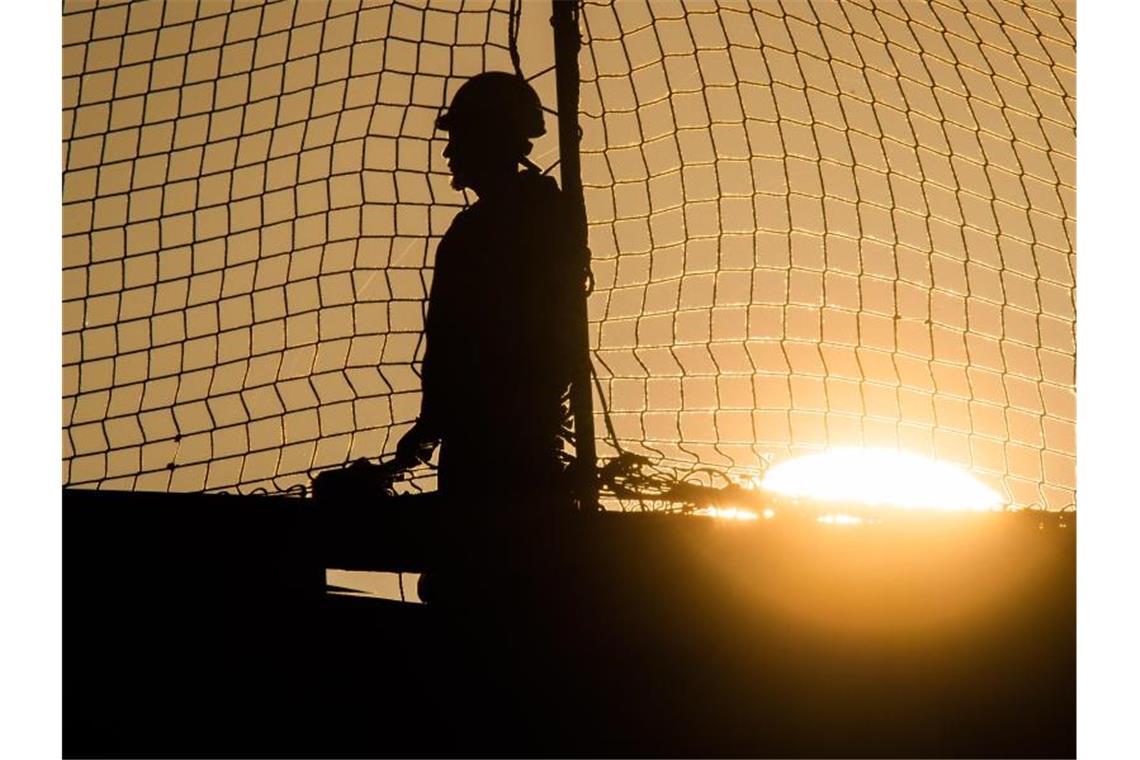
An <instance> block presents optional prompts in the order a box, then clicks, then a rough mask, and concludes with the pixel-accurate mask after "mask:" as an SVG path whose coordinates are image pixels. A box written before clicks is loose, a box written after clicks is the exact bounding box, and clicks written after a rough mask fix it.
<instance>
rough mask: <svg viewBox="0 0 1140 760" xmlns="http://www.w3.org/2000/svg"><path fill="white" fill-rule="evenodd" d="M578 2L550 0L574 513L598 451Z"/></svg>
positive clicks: (587, 506)
mask: <svg viewBox="0 0 1140 760" xmlns="http://www.w3.org/2000/svg"><path fill="white" fill-rule="evenodd" d="M580 8H581V6H580V4H579V0H551V17H550V24H551V26H553V27H554V70H555V81H556V83H557V88H558V149H559V155H560V162H559V166H560V167H561V174H562V192H563V194H564V195H565V197H566V199H567V201H568V202H569V204H570V207H571V209H572V213H573V216H574V225H573V227H574V232H575V235H576V238H577V239H576V240H575V241H574V246H575V248H576V249H577V250H578V251H579V252H580V255H581V260H582V280H583V290H582V297H581V298H580V299H578V301H576V303H575V306H576V307H577V308H576V310H575V311H576V313H575V314H574V315H573V329H574V331H575V333H576V334H577V335H576V338H575V344H576V345H577V360H576V361H575V364H574V375H573V377H572V378H571V381H570V411H571V412H572V413H573V415H574V435H575V452H574V454H575V459H576V460H577V465H576V471H575V474H576V479H577V482H576V483H575V486H576V491H577V494H576V495H577V497H578V508H579V509H581V510H583V511H593V510H596V509H598V508H599V507H598V482H597V449H596V447H595V441H594V411H593V391H592V390H591V386H590V332H589V312H588V309H587V304H586V297H587V294H586V291H585V282H586V277H587V275H588V272H589V268H590V249H589V248H588V247H587V227H586V200H585V197H584V196H583V194H582V162H581V159H580V156H579V152H578V151H579V145H578V143H579V140H580V138H581V132H580V130H579V128H578V88H579V78H578V76H579V75H578V51H579V49H581V47H582V38H581V36H580V34H579V31H578V16H579V12H580Z"/></svg>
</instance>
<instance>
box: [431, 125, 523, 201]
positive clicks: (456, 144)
mask: <svg viewBox="0 0 1140 760" xmlns="http://www.w3.org/2000/svg"><path fill="white" fill-rule="evenodd" d="M443 157H444V158H446V159H447V168H448V169H449V170H451V186H452V187H453V188H455V189H456V190H463V189H464V188H471V189H472V190H474V191H475V192H479V187H480V186H481V185H483V184H484V183H485V182H486V180H487V179H488V178H489V177H491V176H493V175H495V174H497V173H501V172H502V171H503V167H504V166H505V167H507V168H509V169H510V170H512V171H513V169H514V167H515V166H516V165H517V163H518V162H517V160H516V159H513V158H512V157H511V155H510V152H509V151H508V150H506V149H505V148H504V147H503V144H502V139H501V138H496V136H494V135H488V134H480V133H478V132H468V131H460V130H453V131H452V132H450V133H448V139H447V147H446V148H444V150H443Z"/></svg>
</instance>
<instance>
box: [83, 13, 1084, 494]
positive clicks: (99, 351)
mask: <svg viewBox="0 0 1140 760" xmlns="http://www.w3.org/2000/svg"><path fill="white" fill-rule="evenodd" d="M509 5H510V4H509V2H507V0H502V1H501V2H489V1H484V2H451V3H436V2H427V3H423V2H414V3H413V2H383V3H369V2H340V1H333V2H316V1H313V0H306V1H304V2H270V3H262V2H232V3H231V2H210V1H208V0H207V1H205V2H202V3H186V2H169V3H163V2H157V1H156V0H148V1H144V2H134V3H130V4H123V3H111V2H77V1H70V2H66V3H65V4H64V11H63V35H64V48H63V68H64V79H63V120H64V124H63V127H64V128H63V137H64V141H63V185H64V209H63V216H64V241H63V289H64V303H63V312H64V334H63V344H64V345H63V354H64V366H63V373H64V399H63V402H64V409H63V433H64V443H63V446H64V451H63V480H64V483H65V484H68V485H73V486H88V487H104V488H125V489H148V490H178V491H183V490H199V489H229V490H242V491H249V490H252V489H256V488H270V489H283V488H288V487H290V486H292V485H295V484H298V483H304V482H306V481H307V480H308V473H309V472H310V471H312V470H314V469H318V468H320V467H324V466H332V465H338V464H341V463H343V462H345V461H346V460H348V459H351V458H356V457H361V456H370V457H375V456H377V455H379V454H380V453H381V452H384V451H389V450H391V449H392V448H393V447H394V441H395V439H396V438H398V436H399V435H400V434H401V433H402V432H403V431H404V430H405V429H406V428H407V426H408V425H409V424H410V422H411V421H412V420H413V419H414V417H415V415H416V413H417V412H418V408H419V378H418V375H417V369H418V363H417V362H418V359H419V358H420V356H422V348H423V344H422V333H421V331H422V327H423V313H424V305H425V298H426V293H427V288H428V287H429V286H430V279H431V265H432V261H433V259H434V251H435V246H436V244H437V243H438V241H439V239H440V237H441V236H442V234H443V233H444V231H445V230H446V229H447V227H448V224H449V223H450V221H451V219H452V218H453V217H454V215H455V214H456V213H457V211H458V210H459V209H460V208H462V206H463V205H464V203H465V202H466V199H465V198H464V197H463V196H462V195H460V194H459V193H457V192H455V191H454V190H452V189H451V188H450V186H449V178H448V174H447V169H446V165H445V164H444V162H443V160H442V157H441V155H440V154H441V151H442V147H443V143H442V141H440V140H439V138H438V136H437V135H436V134H435V133H434V130H433V122H434V118H435V116H436V115H437V114H438V110H439V108H440V106H442V105H443V104H444V103H445V102H446V101H447V100H448V99H449V98H450V97H451V95H452V94H453V93H454V92H455V90H456V89H457V88H458V86H459V85H460V84H461V83H462V82H463V81H464V80H465V79H466V78H467V77H469V76H471V75H473V74H475V73H477V72H479V71H483V70H485V69H498V70H511V69H512V63H511V58H510V53H509V50H508V31H509V28H510V13H509ZM522 10H523V16H522V23H521V25H520V32H519V51H520V59H521V62H522V68H523V71H524V73H525V74H526V75H527V76H528V77H530V78H531V80H532V84H533V85H534V86H535V89H536V90H537V91H538V92H539V94H540V96H541V97H542V100H543V102H544V103H545V104H546V105H547V106H551V107H552V106H553V105H554V104H555V103H556V98H555V95H554V76H553V72H552V71H551V66H552V63H553V49H552V44H551V31H550V26H549V24H548V18H549V7H548V6H546V5H545V4H543V3H537V4H532V3H524V4H522ZM1074 17H1075V13H1074V9H1073V5H1072V3H1059V4H1058V3H1054V2H1047V1H1045V0H1040V1H1035V2H1029V1H1027V2H1025V3H1013V2H1003V1H1001V0H989V1H987V0H971V1H970V2H964V3H963V2H953V1H951V0H947V1H946V2H933V3H930V4H926V3H901V2H873V3H871V2H861V1H857V0H852V2H845V3H833V2H819V3H807V2H785V3H776V2H757V3H753V4H752V5H751V6H750V5H749V4H747V3H735V2H721V3H716V4H713V3H702V2H697V3H685V4H684V5H681V4H679V3H667V2H661V1H658V0H654V1H653V2H648V3H646V2H636V1H635V0H631V1H627V2H622V3H616V4H613V5H611V4H609V3H602V2H587V3H586V4H585V6H584V9H583V14H582V32H583V38H584V46H583V50H582V54H581V56H580V65H581V70H582V71H581V78H582V103H581V114H580V121H581V125H582V134H583V138H582V180H583V185H584V187H585V196H586V207H587V214H588V216H589V221H590V246H591V250H592V254H593V269H594V274H595V280H596V286H595V290H594V292H593V294H592V296H591V300H590V322H591V341H592V345H593V346H594V348H595V366H596V369H597V372H598V379H599V383H600V387H601V388H602V391H603V394H604V396H605V398H606V400H607V402H608V405H609V407H610V409H611V412H612V414H611V417H612V422H613V427H614V431H615V433H616V436H617V439H618V443H619V445H620V446H621V447H622V448H623V449H627V450H631V451H634V452H640V453H645V454H649V455H652V456H653V457H654V458H659V459H662V460H663V461H665V462H667V463H675V464H679V465H687V464H691V463H695V462H701V463H704V464H708V465H714V466H718V467H724V468H728V469H735V468H741V469H745V470H753V471H754V470H756V469H757V468H762V467H763V465H764V463H765V462H766V461H767V460H769V459H773V458H776V459H779V458H784V457H786V456H790V455H793V454H796V453H801V452H804V451H808V450H814V449H818V448H821V447H824V446H835V445H874V446H886V447H896V446H897V447H901V448H905V449H908V450H912V451H916V452H919V453H924V454H929V455H932V456H936V457H938V458H941V459H945V460H948V461H951V462H956V463H959V464H962V465H963V466H965V467H968V468H969V469H970V470H971V471H973V472H974V473H975V474H977V475H978V476H979V477H980V478H981V479H982V480H984V481H986V482H988V483H990V484H991V485H993V486H995V487H997V488H998V489H999V490H1001V491H1003V492H1004V493H1005V495H1006V497H1007V499H1008V500H1009V501H1010V502H1012V503H1014V504H1016V505H1020V506H1029V505H1042V506H1047V507H1050V508H1061V507H1065V506H1068V505H1070V504H1072V503H1073V500H1074V487H1075V484H1074V448H1075V442H1074V419H1075V414H1074V401H1075V394H1074V385H1073V384H1074V356H1075V346H1074V319H1075V313H1074V301H1073V289H1074V280H1073V254H1074V247H1073V241H1074V197H1075V196H1074V184H1075V172H1074V156H1075V122H1074V115H1073V114H1074V94H1075V77H1074V69H1075V43H1074V35H1075V21H1074ZM554 124H555V122H554V119H553V118H550V117H548V119H547V126H548V134H547V135H546V136H544V137H543V138H541V139H540V140H538V141H537V142H536V146H535V150H534V152H533V153H532V156H531V157H532V159H533V160H535V162H536V163H538V164H539V165H540V166H543V167H553V173H554V174H555V175H557V167H556V163H557V142H556V138H555V134H554V133H555V131H556V130H555V126H554ZM595 408H596V409H599V406H598V404H597V403H596V405H595ZM596 427H597V429H598V430H599V431H601V430H605V429H606V428H605V426H604V424H603V422H602V420H601V419H600V418H599V420H598V422H597V425H596ZM612 452H613V446H612V442H611V444H608V445H607V444H603V445H602V446H601V447H600V453H601V454H602V455H603V456H605V455H606V454H608V453H612ZM503 477H509V463H504V475H503ZM419 485H420V486H422V487H430V478H429V479H428V480H423V481H420V482H419Z"/></svg>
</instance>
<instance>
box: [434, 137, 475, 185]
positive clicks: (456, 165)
mask: <svg viewBox="0 0 1140 760" xmlns="http://www.w3.org/2000/svg"><path fill="white" fill-rule="evenodd" d="M478 155H479V153H478V150H477V146H476V141H475V140H473V139H472V137H471V135H470V134H469V133H468V134H464V133H462V132H457V131H453V132H451V133H449V134H448V137H447V147H446V148H444V149H443V157H444V158H446V159H447V168H448V169H449V170H450V171H451V186H452V187H453V188H455V189H456V190H463V189H464V188H468V187H472V182H473V181H477V175H478V173H479V159H478Z"/></svg>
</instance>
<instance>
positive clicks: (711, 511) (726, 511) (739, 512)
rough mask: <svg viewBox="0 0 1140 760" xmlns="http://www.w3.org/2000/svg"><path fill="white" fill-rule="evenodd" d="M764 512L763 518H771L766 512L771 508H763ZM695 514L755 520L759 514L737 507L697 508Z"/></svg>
mask: <svg viewBox="0 0 1140 760" xmlns="http://www.w3.org/2000/svg"><path fill="white" fill-rule="evenodd" d="M764 512H765V515H764V518H765V519H771V518H770V516H769V515H768V514H767V513H768V512H771V510H768V509H766V510H764ZM697 514H698V515H704V516H705V517H716V518H719V519H721V520H757V519H759V515H757V514H756V513H755V512H751V511H749V510H747V509H738V508H737V507H706V508H705V509H699V510H697ZM773 514H775V513H773Z"/></svg>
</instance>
